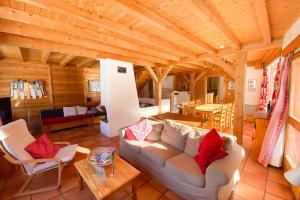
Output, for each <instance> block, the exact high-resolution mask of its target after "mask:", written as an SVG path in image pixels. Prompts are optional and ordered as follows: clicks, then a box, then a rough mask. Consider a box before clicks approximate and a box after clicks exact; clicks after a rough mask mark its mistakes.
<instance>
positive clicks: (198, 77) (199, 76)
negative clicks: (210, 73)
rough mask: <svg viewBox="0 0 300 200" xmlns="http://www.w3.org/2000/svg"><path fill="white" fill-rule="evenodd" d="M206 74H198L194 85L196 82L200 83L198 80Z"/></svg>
mask: <svg viewBox="0 0 300 200" xmlns="http://www.w3.org/2000/svg"><path fill="white" fill-rule="evenodd" d="M205 74H206V71H204V72H201V73H200V74H198V75H197V76H196V78H195V83H197V82H198V81H200V79H201V78H202V77H203V76H204V75H205Z"/></svg>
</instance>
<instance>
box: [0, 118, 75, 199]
mask: <svg viewBox="0 0 300 200" xmlns="http://www.w3.org/2000/svg"><path fill="white" fill-rule="evenodd" d="M2 135H4V136H5V137H2V138H3V139H2V141H0V148H1V150H2V151H3V152H4V157H5V158H6V159H7V160H8V161H9V162H10V163H12V164H15V165H18V166H20V167H21V169H22V171H23V173H24V174H25V175H27V176H29V178H28V179H27V180H26V181H25V183H24V184H23V185H22V186H21V187H20V189H19V191H18V192H17V193H16V194H15V196H14V197H20V196H24V195H31V194H36V193H41V192H47V191H51V190H56V189H58V188H59V187H60V186H61V176H62V171H63V168H64V166H66V165H67V164H68V163H69V162H70V161H71V160H73V158H74V156H75V153H76V150H77V144H74V145H70V143H69V142H53V143H54V144H57V145H65V146H64V147H62V148H60V150H59V151H58V152H57V154H56V155H55V156H54V157H53V158H42V159H35V158H33V157H32V156H31V154H29V153H28V152H27V151H26V150H25V149H24V148H25V147H26V146H27V145H29V144H31V143H32V142H34V141H35V138H34V137H33V136H32V135H31V133H30V132H29V131H28V128H27V125H26V122H25V120H24V119H19V120H16V121H14V122H11V123H9V124H7V125H4V126H1V127H0V138H1V136H2ZM54 169H57V184H56V185H55V186H48V187H45V188H41V189H35V190H26V188H27V186H28V185H29V184H30V182H31V181H32V179H33V178H34V177H35V176H36V175H37V174H41V173H43V172H46V171H49V170H54Z"/></svg>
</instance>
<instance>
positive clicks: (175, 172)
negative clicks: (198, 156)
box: [166, 153, 205, 187]
mask: <svg viewBox="0 0 300 200" xmlns="http://www.w3.org/2000/svg"><path fill="white" fill-rule="evenodd" d="M166 169H167V171H168V173H170V174H172V176H173V177H174V178H176V179H178V180H180V181H182V182H185V183H188V184H191V185H194V186H196V187H204V186H205V175H203V174H202V173H201V171H200V169H199V167H198V165H197V163H196V162H195V160H194V158H193V157H191V156H189V155H187V154H185V153H181V154H179V155H177V156H174V157H172V158H170V159H168V160H167V161H166Z"/></svg>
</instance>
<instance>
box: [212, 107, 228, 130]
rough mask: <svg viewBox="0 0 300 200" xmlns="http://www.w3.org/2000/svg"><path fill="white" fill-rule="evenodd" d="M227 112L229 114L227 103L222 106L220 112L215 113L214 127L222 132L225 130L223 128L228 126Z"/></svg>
mask: <svg viewBox="0 0 300 200" xmlns="http://www.w3.org/2000/svg"><path fill="white" fill-rule="evenodd" d="M226 114H227V105H226V104H224V105H223V106H222V110H221V112H220V113H219V114H217V115H215V116H214V118H213V123H214V127H215V128H216V129H217V130H219V131H220V132H222V131H223V128H225V127H226Z"/></svg>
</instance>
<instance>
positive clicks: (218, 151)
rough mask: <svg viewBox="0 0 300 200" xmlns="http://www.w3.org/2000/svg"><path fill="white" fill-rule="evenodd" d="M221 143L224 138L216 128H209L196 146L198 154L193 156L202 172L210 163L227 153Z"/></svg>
mask: <svg viewBox="0 0 300 200" xmlns="http://www.w3.org/2000/svg"><path fill="white" fill-rule="evenodd" d="M223 144H224V140H223V139H222V137H221V136H220V135H219V134H218V132H217V131H216V129H212V130H210V131H209V132H208V133H207V134H206V135H205V136H204V138H203V139H202V141H201V144H200V146H199V148H198V155H197V156H196V157H195V161H196V162H197V164H198V165H199V167H200V170H201V172H202V173H203V174H205V172H206V169H207V167H208V166H209V165H210V164H211V163H213V162H214V161H215V160H218V159H221V158H224V157H226V156H227V155H228V153H227V152H226V151H224V149H223Z"/></svg>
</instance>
